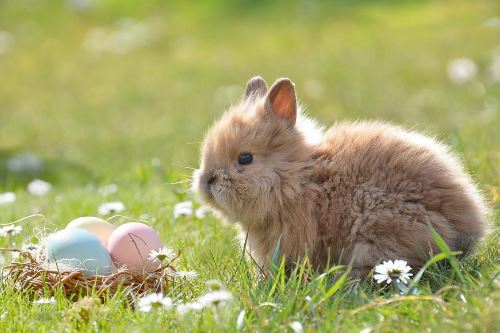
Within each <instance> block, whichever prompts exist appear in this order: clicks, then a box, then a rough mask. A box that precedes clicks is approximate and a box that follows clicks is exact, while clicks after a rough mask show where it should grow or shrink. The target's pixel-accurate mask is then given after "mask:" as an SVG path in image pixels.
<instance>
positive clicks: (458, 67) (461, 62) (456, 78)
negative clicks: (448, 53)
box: [447, 58, 477, 85]
mask: <svg viewBox="0 0 500 333" xmlns="http://www.w3.org/2000/svg"><path fill="white" fill-rule="evenodd" d="M447 71H448V78H449V79H450V81H451V82H452V83H453V84H456V85H461V84H464V83H467V82H469V81H471V80H472V79H473V78H474V77H475V76H476V75H477V65H476V63H475V62H474V61H473V60H471V59H469V58H458V59H454V60H452V61H450V62H449V63H448V66H447Z"/></svg>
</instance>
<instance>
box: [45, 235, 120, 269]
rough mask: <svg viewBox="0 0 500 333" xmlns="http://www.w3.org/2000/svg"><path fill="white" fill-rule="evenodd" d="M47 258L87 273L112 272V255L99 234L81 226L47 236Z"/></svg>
mask: <svg viewBox="0 0 500 333" xmlns="http://www.w3.org/2000/svg"><path fill="white" fill-rule="evenodd" d="M47 258H48V259H49V262H57V265H59V268H60V269H61V268H64V267H68V268H70V269H79V270H81V271H82V272H83V273H84V274H86V275H96V274H100V275H106V274H109V273H110V272H111V267H112V266H111V256H110V255H109V252H108V250H107V249H106V247H104V244H103V243H102V241H101V240H100V239H99V238H97V236H95V235H93V234H91V233H90V232H88V231H86V230H83V229H80V228H70V229H63V230H60V231H58V232H56V233H53V234H52V235H50V236H49V237H48V238H47Z"/></svg>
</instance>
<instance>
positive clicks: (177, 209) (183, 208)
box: [174, 201, 193, 219]
mask: <svg viewBox="0 0 500 333" xmlns="http://www.w3.org/2000/svg"><path fill="white" fill-rule="evenodd" d="M192 215H193V203H192V202H191V201H183V202H179V203H178V204H176V205H175V206H174V219H177V218H179V217H180V216H187V217H189V216H192Z"/></svg>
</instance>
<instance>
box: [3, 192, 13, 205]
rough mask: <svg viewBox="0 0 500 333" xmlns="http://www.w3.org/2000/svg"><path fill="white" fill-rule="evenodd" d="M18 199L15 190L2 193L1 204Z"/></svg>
mask: <svg viewBox="0 0 500 333" xmlns="http://www.w3.org/2000/svg"><path fill="white" fill-rule="evenodd" d="M14 201H16V194H15V193H14V192H5V193H0V206H3V205H7V204H10V203H13V202H14Z"/></svg>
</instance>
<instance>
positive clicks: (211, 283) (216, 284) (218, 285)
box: [205, 279, 224, 290]
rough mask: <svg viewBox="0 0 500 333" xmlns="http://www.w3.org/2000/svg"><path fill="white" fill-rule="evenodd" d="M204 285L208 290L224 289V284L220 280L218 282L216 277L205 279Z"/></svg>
mask: <svg viewBox="0 0 500 333" xmlns="http://www.w3.org/2000/svg"><path fill="white" fill-rule="evenodd" d="M205 285H206V286H207V288H208V289H210V290H222V289H224V285H223V284H222V282H220V281H219V280H216V279H213V280H207V281H205Z"/></svg>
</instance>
